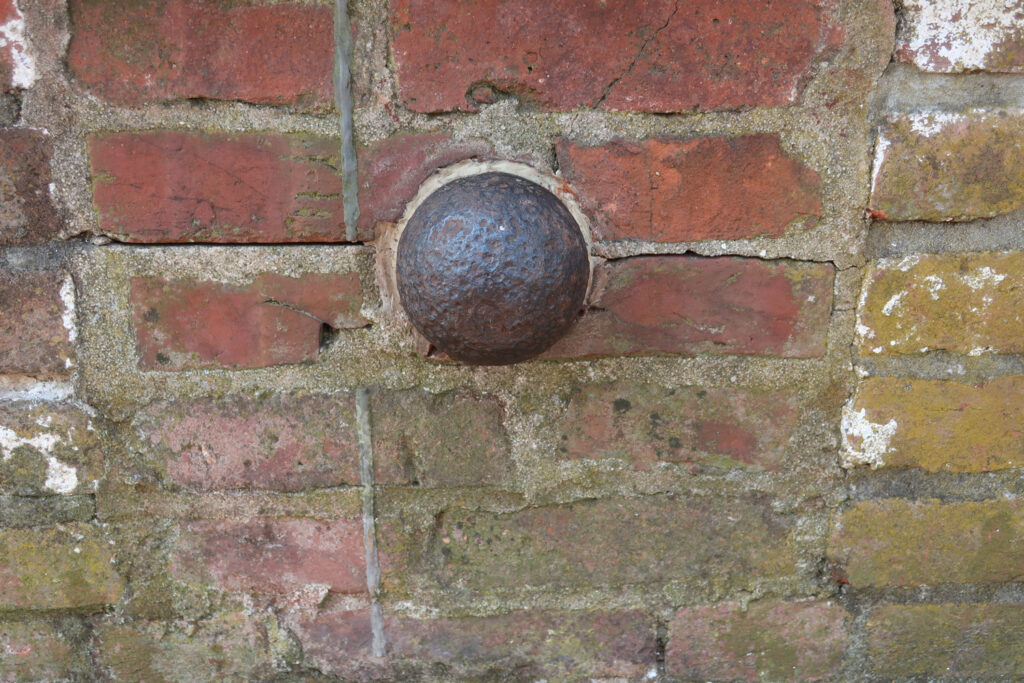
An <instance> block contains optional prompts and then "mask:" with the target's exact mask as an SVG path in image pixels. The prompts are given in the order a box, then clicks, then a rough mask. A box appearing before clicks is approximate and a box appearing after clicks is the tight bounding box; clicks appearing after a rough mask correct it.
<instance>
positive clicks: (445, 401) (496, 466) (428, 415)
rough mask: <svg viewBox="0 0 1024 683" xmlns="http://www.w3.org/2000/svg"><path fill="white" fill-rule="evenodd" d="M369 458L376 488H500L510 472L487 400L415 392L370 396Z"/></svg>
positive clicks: (497, 407) (498, 420)
mask: <svg viewBox="0 0 1024 683" xmlns="http://www.w3.org/2000/svg"><path fill="white" fill-rule="evenodd" d="M372 410H373V457H374V467H375V474H374V478H375V481H376V482H377V483H379V484H400V485H415V486H500V485H502V484H508V483H510V482H511V480H512V477H513V475H514V473H515V464H514V463H513V461H512V453H511V446H510V444H509V440H508V434H506V432H505V427H504V424H503V420H504V416H505V411H504V410H503V408H502V407H501V404H500V403H499V402H498V401H497V400H496V399H495V398H493V397H482V396H477V395H474V394H471V393H469V392H447V393H443V394H431V393H428V392H426V391H423V390H420V389H413V390H410V391H401V392H378V393H375V394H374V396H373V403H372Z"/></svg>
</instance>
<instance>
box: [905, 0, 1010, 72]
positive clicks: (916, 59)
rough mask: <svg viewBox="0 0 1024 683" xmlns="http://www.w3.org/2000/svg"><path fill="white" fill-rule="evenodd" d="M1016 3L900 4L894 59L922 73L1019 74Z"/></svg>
mask: <svg viewBox="0 0 1024 683" xmlns="http://www.w3.org/2000/svg"><path fill="white" fill-rule="evenodd" d="M1022 26H1024V6H1022V5H1021V3H1020V2H1017V1H1016V0H1011V1H1009V2H1007V1H1006V0H904V1H903V21H901V22H900V31H899V33H898V35H897V36H896V38H897V42H896V57H897V58H898V59H899V60H900V61H904V62H910V63H911V64H913V65H914V66H916V67H917V68H919V69H922V70H923V71H932V72H936V71H938V72H947V73H948V72H961V71H1003V72H1011V73H1021V72H1022V71H1024V29H1022Z"/></svg>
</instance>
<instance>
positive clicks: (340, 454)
mask: <svg viewBox="0 0 1024 683" xmlns="http://www.w3.org/2000/svg"><path fill="white" fill-rule="evenodd" d="M133 426H134V427H135V429H136V431H138V432H139V433H140V434H142V435H143V438H144V443H145V446H144V452H145V457H147V458H154V459H158V460H162V461H163V463H164V465H165V467H166V472H167V478H168V479H169V480H170V481H171V482H172V483H174V484H177V485H179V486H185V487H188V488H192V489H199V490H210V489H270V490H279V491H298V490H302V489H309V488H321V487H330V486H341V485H345V484H350V485H352V484H358V483H359V445H358V443H357V442H356V436H355V405H354V401H353V399H352V397H351V396H350V395H345V394H342V395H337V396H335V395H330V396H326V395H310V394H275V395H271V396H262V397H249V396H239V395H235V396H229V397H227V398H223V399H201V400H197V401H158V402H156V403H152V404H150V405H148V406H146V408H144V409H143V410H142V411H141V412H139V413H138V414H136V417H135V421H134V423H133Z"/></svg>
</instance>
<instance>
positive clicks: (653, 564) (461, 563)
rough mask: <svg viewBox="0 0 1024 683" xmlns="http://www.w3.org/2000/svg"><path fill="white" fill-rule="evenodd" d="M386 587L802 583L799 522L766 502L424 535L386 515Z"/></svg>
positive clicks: (482, 516) (468, 516) (458, 515)
mask: <svg viewBox="0 0 1024 683" xmlns="http://www.w3.org/2000/svg"><path fill="white" fill-rule="evenodd" d="M379 514H381V517H382V519H381V527H380V529H379V533H380V535H381V540H380V553H381V566H382V568H383V585H384V587H385V588H386V589H387V590H396V591H402V589H403V588H406V589H407V588H409V587H414V586H417V585H425V586H435V587H436V586H442V587H445V588H446V589H447V590H448V591H451V592H453V593H455V594H461V593H463V592H467V591H468V592H483V593H488V592H491V591H498V590H503V589H505V590H507V589H511V588H517V587H523V586H526V587H529V586H534V587H538V586H550V587H554V586H558V587H567V586H573V585H583V586H587V585H621V584H630V583H637V582H664V581H671V580H676V579H678V580H685V579H689V580H697V579H700V578H704V577H709V576H714V577H715V580H716V581H722V582H731V583H732V584H733V585H743V584H744V582H749V581H750V580H753V579H754V578H755V577H756V578H758V579H764V578H768V577H780V576H786V575H793V574H795V573H796V572H797V571H798V570H797V566H796V565H797V553H796V550H795V548H794V546H793V544H792V541H793V539H792V534H793V531H794V527H793V525H794V522H795V520H794V519H793V518H792V517H790V516H787V515H781V514H777V513H775V512H773V511H772V509H771V504H770V501H767V500H762V499H758V498H749V499H738V500H737V499H724V498H716V499H714V500H711V499H700V498H691V497H686V498H676V497H673V496H664V495H659V496H651V497H645V498H608V499H602V500H593V501H584V502H579V503H572V504H567V505H556V506H542V507H532V508H527V509H524V510H521V511H518V512H513V513H507V514H496V513H489V512H474V511H470V510H463V509H458V508H453V509H450V510H446V511H444V512H442V513H441V514H439V515H437V516H436V518H435V519H434V520H432V522H431V523H430V527H429V528H418V527H415V526H410V525H409V524H408V523H402V522H400V521H399V520H398V519H397V518H389V517H388V515H387V512H386V511H382V512H381V513H379Z"/></svg>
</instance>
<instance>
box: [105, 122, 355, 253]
mask: <svg viewBox="0 0 1024 683" xmlns="http://www.w3.org/2000/svg"><path fill="white" fill-rule="evenodd" d="M339 149H340V144H339V142H338V141H337V140H335V139H333V138H326V137H317V136H300V135H277V134H271V133H267V134H251V133H249V134H226V133H186V132H179V131H164V130H160V131H131V132H125V133H108V134H100V135H94V136H91V137H90V138H89V158H90V162H91V164H92V172H93V198H94V201H95V203H96V208H97V212H98V219H99V227H100V229H101V230H103V231H104V232H106V233H107V234H108V235H110V236H111V237H113V238H115V239H118V240H123V241H126V242H142V243H178V242H216V243H242V244H246V243H279V242H338V241H343V240H344V239H345V224H344V209H343V207H342V199H341V176H340V173H339V168H340V166H341V162H340V160H339V156H338V155H339V153H340V152H339Z"/></svg>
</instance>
